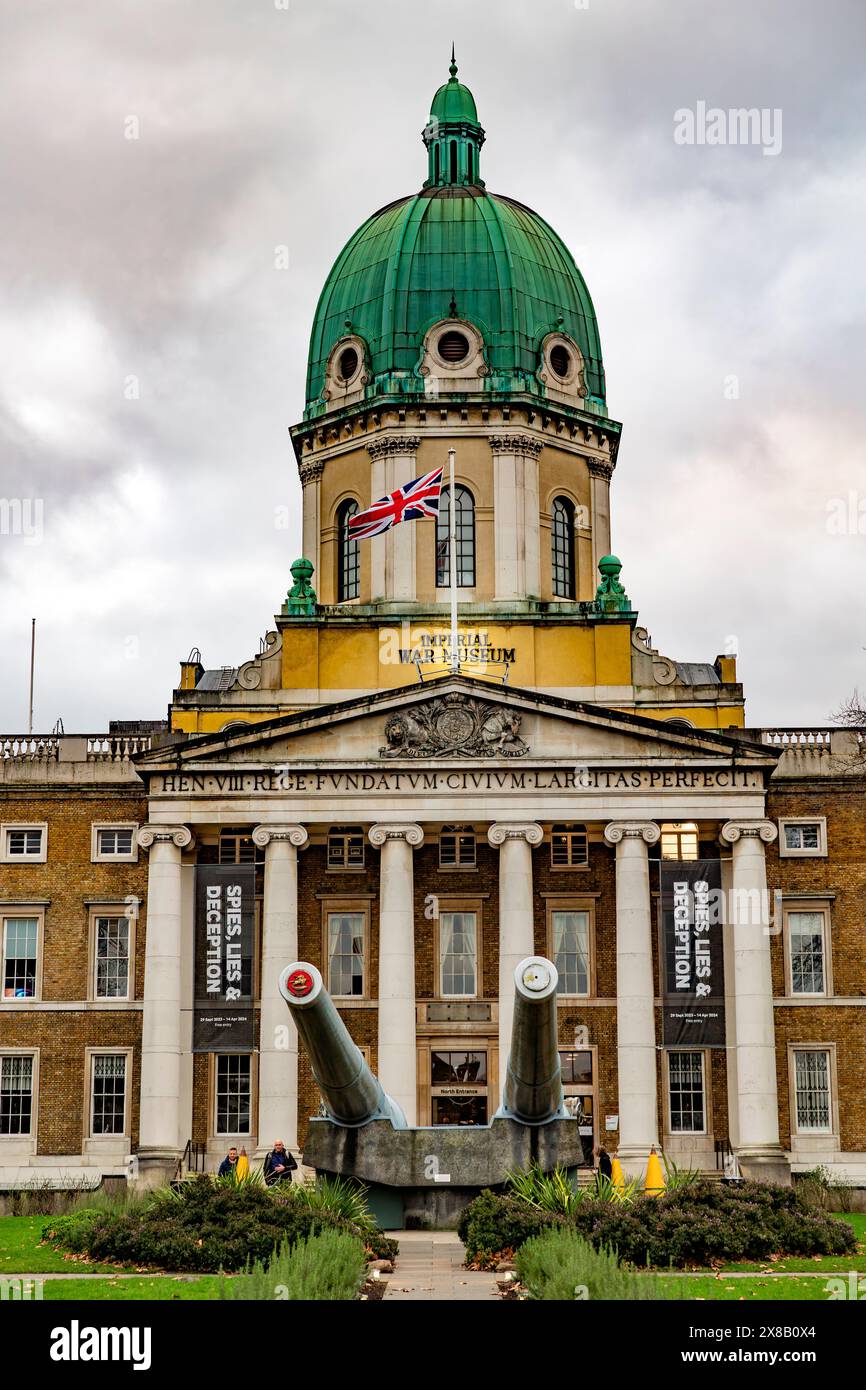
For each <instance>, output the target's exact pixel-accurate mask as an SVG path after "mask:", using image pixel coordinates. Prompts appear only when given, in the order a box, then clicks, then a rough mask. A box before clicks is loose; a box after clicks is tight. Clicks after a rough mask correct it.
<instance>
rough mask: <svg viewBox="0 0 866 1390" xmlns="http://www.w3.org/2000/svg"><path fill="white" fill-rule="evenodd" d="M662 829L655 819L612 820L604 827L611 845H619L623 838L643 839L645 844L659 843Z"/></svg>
mask: <svg viewBox="0 0 866 1390" xmlns="http://www.w3.org/2000/svg"><path fill="white" fill-rule="evenodd" d="M661 833H662V832H661V831H660V830H659V828H658V826H657V825H656V823H655V821H654V820H612V821H608V823H607V825H606V826H605V827H604V838H605V839H606V840H607V842H608V844H609V845H618V844H620V843H621V841H623V840H643V842H644V844H647V845H655V844H658V841H659V836H660V835H661Z"/></svg>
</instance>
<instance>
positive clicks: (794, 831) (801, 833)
mask: <svg viewBox="0 0 866 1390" xmlns="http://www.w3.org/2000/svg"><path fill="white" fill-rule="evenodd" d="M826 854H827V821H826V819H825V818H824V817H823V816H816V817H814V818H813V819H811V820H808V819H806V818H805V817H800V816H798V817H794V818H793V819H791V820H780V821H779V855H780V857H781V858H782V859H794V858H797V859H822V858H825V857H826Z"/></svg>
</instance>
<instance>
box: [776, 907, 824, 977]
mask: <svg viewBox="0 0 866 1390" xmlns="http://www.w3.org/2000/svg"><path fill="white" fill-rule="evenodd" d="M785 916H786V920H787V923H788V956H789V960H790V968H791V993H792V994H807V995H808V994H813V995H814V994H826V992H827V986H826V966H825V920H826V919H825V914H824V912H823V911H822V910H820V909H816V910H814V911H813V910H808V911H807V910H801V909H799V908H797V909H793V908H790V909H788V911H787V912H786V914H785Z"/></svg>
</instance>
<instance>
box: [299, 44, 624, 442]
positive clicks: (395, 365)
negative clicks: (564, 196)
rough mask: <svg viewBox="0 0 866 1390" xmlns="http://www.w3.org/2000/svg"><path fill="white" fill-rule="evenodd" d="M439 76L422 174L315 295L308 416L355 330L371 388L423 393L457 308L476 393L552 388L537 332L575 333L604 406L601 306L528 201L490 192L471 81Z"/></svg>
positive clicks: (592, 407)
mask: <svg viewBox="0 0 866 1390" xmlns="http://www.w3.org/2000/svg"><path fill="white" fill-rule="evenodd" d="M456 72H457V67H456V64H455V63H454V61H453V58H452V64H451V79H450V81H449V82H447V83H446V84H445V85H444V86H443V87H440V89H439V91H438V92H437V93H436V96H435V97H434V101H433V109H432V112H431V117H430V121H429V123H428V125H427V127H426V128H425V130H424V143H425V145H426V146H427V150H428V161H429V168H428V178H427V181H426V182H425V185H424V187H423V188H422V190H421V192H420V193H417V194H414V195H412V196H409V197H406V198H400V199H398V200H397V201H396V202H394V203H390V204H389V205H388V206H387V207H384V208H381V209H380V210H379V211H378V212H376V213H374V214H373V216H372V217H370V218H369V219H368V220H367V221H366V222H365V223H364V224H363V226H361V227H360V228H359V229H358V231H357V232H355V234H354V236H352V237H351V238H350V239H349V241H348V242H347V243H346V246H345V247H344V248H343V250H342V251H341V252H340V255H339V256H338V257H337V260H336V262H335V264H334V266H333V269H332V270H331V273H330V274H329V276H328V278H327V280H326V282H325V286H324V289H323V290H322V294H321V297H320V299H319V304H318V308H317V310H316V316H315V319H314V322H313V331H312V335H311V339H310V353H309V363H308V373H307V409H306V412H305V416H306V418H307V419H310V418H314V417H315V416H317V415H319V414H322V413H323V412H324V411H325V410H326V409H327V408H328V402H327V400H326V399H325V397H324V394H323V392H324V389H325V380H326V371H327V365H328V359H329V357H330V356H331V354H332V352H333V349H334V348H335V347H336V345H337V344H338V343H339V342H340V341H341V340H342V339H345V338H347V337H348V336H349V335H352V337H353V338H354V339H356V340H357V339H361V340H362V342H363V345H364V353H365V357H366V363H365V367H366V382H365V384H364V388H363V390H364V397H365V399H369V400H372V399H374V398H377V397H381V396H391V397H394V396H397V397H412V396H424V395H425V378H424V376H423V375H422V374H421V373H420V372H419V367H420V365H421V360H422V353H423V343H424V336H425V334H426V333H427V331H428V329H430V328H431V327H432V326H433V325H434V324H437V323H439V322H441V321H442V320H446V319H449V318H453V319H460V320H465V321H468V322H469V323H471V324H473V325H474V326H475V327H476V328H477V330H478V332H479V333H480V334H481V336H482V338H483V343H484V358H485V362H486V366H487V374H486V375H484V376H482V377H481V378H480V379H479V380H478V381H476V382H473V383H471V384H470V383H467V385H471V390H472V391H473V392H476V393H477V392H479V391H482V392H484V393H485V394H488V393H501V394H508V395H514V394H516V393H528V394H530V395H533V396H536V397H538V398H541V399H544V398H545V395H546V388H545V384H544V382H543V381H542V380H541V379H540V369H541V368H542V365H543V360H542V343H543V341H544V339H545V338H546V337H547V335H549V334H551V333H555V334H562V335H565V336H566V337H567V338H571V339H573V340H574V341H575V342H576V343H577V345H578V346H579V348H580V350H581V353H582V354H583V358H584V369H585V374H584V384H585V387H586V393H587V394H586V397H585V399H584V400H583V402H582V406H581V408H582V409H584V410H589V411H592V412H593V413H596V414H605V413H606V407H605V395H604V368H603V365H602V359H601V345H600V342H599V335H598V324H597V322H596V317H595V310H594V309H593V305H592V300H591V298H590V295H589V291H588V289H587V287H586V284H585V282H584V279H583V276H582V275H581V273H580V271H579V270H578V268H577V266H576V265H575V263H574V260H573V258H572V256H571V253H570V252H569V250H568V248H567V247H566V246H565V244H564V243H563V242H562V241H561V240H560V238H559V237H558V236H557V234H556V232H555V231H554V230H553V229H552V228H551V227H550V226H548V224H547V223H546V222H545V221H544V219H543V218H541V217H539V216H538V214H537V213H535V212H533V211H532V209H531V208H528V207H525V206H524V205H523V204H522V203H519V202H516V201H515V200H514V199H513V198H507V197H504V196H502V195H500V194H495V193H489V192H488V191H487V190H486V188H485V187H484V184H483V182H482V181H481V178H480V175H479V168H478V160H479V151H480V148H481V145H482V144H483V141H484V131H483V130H482V128H481V126H480V125H479V124H478V118H477V114H476V110H475V102H474V99H473V97H472V94H471V92H469V90H468V88H466V87H464V86H463V84H462V83H460V82H458V81H457V80H456Z"/></svg>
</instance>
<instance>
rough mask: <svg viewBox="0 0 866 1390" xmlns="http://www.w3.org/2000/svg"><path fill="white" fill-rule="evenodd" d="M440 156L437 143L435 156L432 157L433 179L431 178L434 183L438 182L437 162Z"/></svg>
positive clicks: (438, 162)
mask: <svg viewBox="0 0 866 1390" xmlns="http://www.w3.org/2000/svg"><path fill="white" fill-rule="evenodd" d="M440 157H441V155H440V149H439V146H438V145H437V146H436V150H435V158H434V179H433V181H434V183H438V182H439V164H440Z"/></svg>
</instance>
